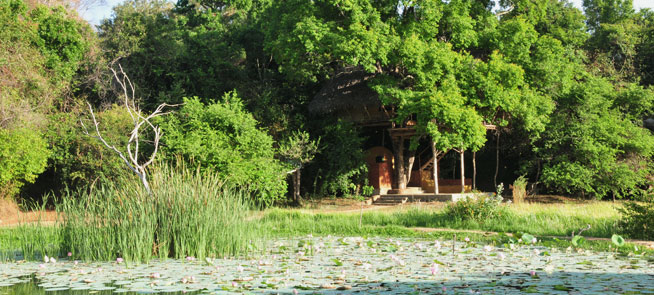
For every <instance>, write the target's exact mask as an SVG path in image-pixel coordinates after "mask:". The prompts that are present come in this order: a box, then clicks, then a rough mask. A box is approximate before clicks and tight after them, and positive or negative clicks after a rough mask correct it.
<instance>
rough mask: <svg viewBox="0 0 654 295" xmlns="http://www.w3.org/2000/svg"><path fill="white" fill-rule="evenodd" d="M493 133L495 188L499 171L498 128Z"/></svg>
mask: <svg viewBox="0 0 654 295" xmlns="http://www.w3.org/2000/svg"><path fill="white" fill-rule="evenodd" d="M495 134H496V140H495V176H494V177H493V185H495V189H497V174H498V173H499V171H500V130H499V129H498V130H497V131H496V132H495Z"/></svg>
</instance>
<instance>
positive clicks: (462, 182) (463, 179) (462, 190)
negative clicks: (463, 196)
mask: <svg viewBox="0 0 654 295" xmlns="http://www.w3.org/2000/svg"><path fill="white" fill-rule="evenodd" d="M464 152H465V151H464V150H463V147H462V148H461V193H465V191H466V178H465V171H464V169H465V163H464V162H463V153H464Z"/></svg>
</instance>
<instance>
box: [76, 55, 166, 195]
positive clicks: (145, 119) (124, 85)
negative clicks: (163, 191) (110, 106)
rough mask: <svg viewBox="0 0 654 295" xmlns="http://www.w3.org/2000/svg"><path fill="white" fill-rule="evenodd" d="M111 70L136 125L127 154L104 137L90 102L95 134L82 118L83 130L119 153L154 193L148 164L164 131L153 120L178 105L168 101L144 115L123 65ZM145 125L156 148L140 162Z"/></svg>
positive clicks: (149, 191) (146, 187)
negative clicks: (148, 173)
mask: <svg viewBox="0 0 654 295" xmlns="http://www.w3.org/2000/svg"><path fill="white" fill-rule="evenodd" d="M111 72H112V73H113V77H114V79H115V80H116V81H117V83H118V85H119V86H120V88H121V89H122V93H123V96H124V98H125V100H124V104H125V108H126V109H127V112H128V113H129V116H130V118H132V123H133V126H134V128H133V129H132V131H131V132H130V137H129V140H128V141H127V147H126V148H127V156H125V153H123V152H122V151H121V150H119V149H118V148H117V147H116V146H115V145H111V144H109V143H108V142H107V141H106V140H105V139H104V137H102V134H101V133H100V128H99V125H100V124H99V123H98V120H97V119H96V117H95V113H94V112H93V107H92V106H91V104H90V103H88V102H87V104H88V107H89V112H90V113H91V119H92V120H93V125H94V128H95V135H91V134H90V133H89V131H88V129H87V128H86V125H84V121H83V120H81V119H80V123H81V124H82V128H83V132H84V134H86V135H87V136H90V137H92V138H95V139H97V140H99V141H100V142H102V144H104V146H106V147H107V148H109V149H110V150H112V151H114V152H115V153H116V154H118V156H119V157H120V158H121V159H122V160H123V162H124V163H125V165H127V167H128V168H129V169H130V170H132V171H133V172H134V173H136V175H138V177H139V179H140V180H141V183H143V186H144V187H145V190H146V191H147V192H148V194H152V191H151V190H150V185H149V183H148V178H147V173H146V168H147V166H148V165H150V164H152V162H153V161H154V158H155V157H156V155H157V151H158V150H159V140H160V139H161V133H162V132H161V128H160V127H159V126H156V125H154V124H152V122H151V120H152V119H153V118H155V117H159V116H162V115H166V114H168V113H169V112H164V109H165V108H166V107H175V106H178V105H169V104H167V103H162V104H160V105H159V106H158V107H157V108H156V109H155V110H154V112H152V113H151V114H150V115H148V116H144V115H143V114H142V113H141V111H140V110H139V108H138V107H137V106H136V103H135V99H134V96H135V91H134V85H133V84H132V81H131V80H130V79H129V77H128V76H127V74H126V73H125V71H123V67H122V66H121V65H120V64H119V65H118V71H116V70H115V69H114V68H111ZM143 126H145V128H149V129H151V130H152V132H153V133H154V141H153V146H154V150H153V151H152V153H151V154H150V156H149V157H148V158H147V160H146V161H145V162H139V134H140V131H141V127H143Z"/></svg>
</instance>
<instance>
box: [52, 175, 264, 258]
mask: <svg viewBox="0 0 654 295" xmlns="http://www.w3.org/2000/svg"><path fill="white" fill-rule="evenodd" d="M150 184H151V187H152V195H150V194H148V193H147V192H146V191H145V190H144V189H143V188H142V186H141V185H140V183H139V182H138V181H137V180H127V179H124V180H121V181H117V182H114V183H107V184H104V185H102V186H100V187H99V188H97V189H95V190H92V191H91V192H89V193H85V194H80V195H79V196H78V197H76V198H66V199H64V201H63V202H62V203H61V204H60V205H59V206H58V207H57V208H58V210H59V211H60V212H61V213H62V216H64V218H63V223H62V225H61V231H62V236H63V238H62V240H63V246H62V248H65V249H68V251H70V252H71V253H72V255H73V256H74V257H78V258H80V259H84V260H113V259H116V258H117V257H120V258H123V259H124V260H125V261H143V262H147V261H149V260H150V259H153V258H159V259H165V258H176V259H179V258H185V257H195V258H199V259H203V258H205V257H224V256H235V255H241V254H245V253H247V252H248V251H251V250H253V249H254V247H256V246H257V245H260V244H261V242H262V240H263V231H261V230H260V229H259V227H258V226H257V224H256V223H255V222H252V221H251V218H249V216H251V215H252V208H253V206H252V203H250V202H249V201H248V200H249V199H250V198H249V192H248V191H247V190H246V189H242V188H238V187H234V186H230V185H228V184H225V183H224V182H223V181H222V180H221V179H220V178H219V177H218V176H217V175H216V174H215V173H211V172H199V171H193V170H190V169H188V168H186V167H184V166H183V165H177V166H172V165H162V166H160V167H157V169H154V172H153V173H152V174H151V175H150Z"/></svg>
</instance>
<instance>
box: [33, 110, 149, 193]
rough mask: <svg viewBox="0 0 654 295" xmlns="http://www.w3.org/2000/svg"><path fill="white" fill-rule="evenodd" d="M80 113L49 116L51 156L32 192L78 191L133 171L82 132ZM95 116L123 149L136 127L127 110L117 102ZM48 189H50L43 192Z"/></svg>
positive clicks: (111, 140) (104, 133) (102, 129)
mask: <svg viewBox="0 0 654 295" xmlns="http://www.w3.org/2000/svg"><path fill="white" fill-rule="evenodd" d="M80 116H81V115H80V113H79V112H71V113H58V114H54V115H51V116H50V117H49V121H50V124H49V126H48V130H47V132H46V135H45V137H46V139H47V141H48V143H49V145H50V150H51V151H52V155H51V156H50V159H49V160H48V168H47V169H46V171H45V173H43V174H42V175H41V176H39V178H38V179H37V181H36V183H35V184H34V185H33V186H32V187H30V188H29V192H30V193H31V194H32V195H43V194H45V193H49V192H50V191H54V192H55V194H57V195H60V194H62V193H64V190H65V189H66V188H67V189H70V190H72V191H76V190H77V189H79V188H83V187H87V186H88V185H90V184H92V183H94V182H106V181H114V180H116V179H118V178H119V177H120V176H121V175H124V174H126V173H131V172H128V170H127V168H126V166H125V164H124V163H123V161H122V160H121V159H120V157H118V155H117V154H116V153H115V152H113V151H111V150H109V149H107V148H106V147H105V146H104V145H103V144H102V143H100V141H98V140H97V139H95V138H91V137H89V136H87V135H85V134H84V133H83V132H82V128H81V126H80V123H79V117H80ZM96 117H97V119H98V122H99V123H100V126H99V129H100V132H101V133H102V136H103V137H104V138H105V139H106V140H107V142H109V144H112V145H115V146H116V147H118V148H119V149H124V148H125V145H126V143H127V140H128V138H129V132H130V131H131V130H132V127H133V125H132V120H131V118H130V116H129V113H127V110H125V108H124V107H121V106H117V105H114V106H112V107H111V108H110V109H107V110H104V111H102V112H98V113H96ZM87 127H89V128H93V126H87ZM89 132H94V130H89ZM141 144H143V143H141ZM46 189H47V190H48V191H44V190H46Z"/></svg>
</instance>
